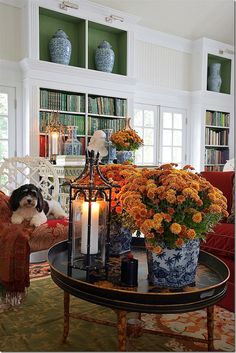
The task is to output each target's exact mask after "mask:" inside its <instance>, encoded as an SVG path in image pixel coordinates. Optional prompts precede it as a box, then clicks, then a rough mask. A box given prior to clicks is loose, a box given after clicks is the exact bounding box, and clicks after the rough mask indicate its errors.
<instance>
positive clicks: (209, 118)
mask: <svg viewBox="0 0 236 353" xmlns="http://www.w3.org/2000/svg"><path fill="white" fill-rule="evenodd" d="M229 129H230V114H229V113H228V112H221V111H210V110H207V111H206V116H205V161H204V169H205V170H206V171H221V170H223V167H224V164H225V163H226V161H227V160H228V159H229Z"/></svg>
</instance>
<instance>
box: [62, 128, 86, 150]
mask: <svg viewBox="0 0 236 353" xmlns="http://www.w3.org/2000/svg"><path fill="white" fill-rule="evenodd" d="M77 129H78V127H77V126H67V130H68V139H67V140H66V142H65V144H64V154H66V155H71V156H78V155H80V154H81V146H82V143H81V142H80V141H79V140H78V139H77Z"/></svg>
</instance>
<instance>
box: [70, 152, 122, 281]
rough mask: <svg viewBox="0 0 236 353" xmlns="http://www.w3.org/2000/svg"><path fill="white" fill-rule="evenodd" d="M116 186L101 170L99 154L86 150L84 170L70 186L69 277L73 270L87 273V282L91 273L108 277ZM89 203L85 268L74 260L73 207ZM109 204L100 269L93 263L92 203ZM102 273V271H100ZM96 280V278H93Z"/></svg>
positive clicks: (98, 276)
mask: <svg viewBox="0 0 236 353" xmlns="http://www.w3.org/2000/svg"><path fill="white" fill-rule="evenodd" d="M96 175H97V176H98V178H99V181H100V183H99V184H96V180H95V176H96ZM114 186H116V185H115V184H112V183H111V182H110V181H109V180H107V179H106V178H105V177H104V176H103V175H102V172H101V171H100V169H99V152H97V153H96V154H95V151H93V150H92V151H88V149H86V163H85V167H84V170H83V171H82V173H81V174H80V175H79V177H78V178H77V179H75V180H74V182H73V183H71V184H70V203H69V231H68V275H70V276H71V274H72V269H73V268H75V269H76V268H77V269H80V270H84V271H86V281H88V282H89V281H90V273H91V271H93V272H94V271H97V278H100V277H103V278H104V272H105V278H107V276H108V260H109V247H110V224H111V200H112V188H113V187H114ZM81 199H82V201H85V202H88V223H87V253H86V254H84V257H85V263H84V267H83V268H81V267H79V266H77V264H76V261H74V259H73V221H74V220H73V205H72V202H73V201H75V200H81ZM99 199H100V200H101V199H102V201H105V202H107V204H108V208H107V209H108V215H107V219H106V227H107V229H106V236H105V261H104V265H103V266H100V267H96V266H94V264H93V263H91V256H90V243H91V217H92V203H93V202H96V201H99ZM101 269H104V270H105V271H103V274H101V275H99V271H100V270H101ZM100 273H102V271H100ZM93 278H94V277H93Z"/></svg>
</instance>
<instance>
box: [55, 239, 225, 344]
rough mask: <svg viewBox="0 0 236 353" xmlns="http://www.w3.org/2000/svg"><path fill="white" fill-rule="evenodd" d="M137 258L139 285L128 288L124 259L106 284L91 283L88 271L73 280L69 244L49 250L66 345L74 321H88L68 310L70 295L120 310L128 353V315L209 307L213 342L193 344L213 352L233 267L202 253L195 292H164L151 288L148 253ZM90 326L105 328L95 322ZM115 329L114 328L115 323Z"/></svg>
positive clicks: (121, 334) (121, 333)
mask: <svg viewBox="0 0 236 353" xmlns="http://www.w3.org/2000/svg"><path fill="white" fill-rule="evenodd" d="M133 254H134V256H135V257H136V258H138V260H139V275H138V286H137V287H135V288H125V287H121V286H120V284H119V276H120V274H119V268H120V267H119V259H113V260H112V259H111V270H110V271H109V277H108V280H107V281H98V282H95V283H88V282H86V280H85V278H86V274H85V271H80V270H78V269H73V270H72V274H71V275H70V276H69V275H68V245H67V241H63V242H61V243H58V244H56V245H54V246H53V247H52V248H51V249H50V250H49V253H48V259H49V264H50V268H51V276H52V279H53V281H54V282H55V283H56V284H57V285H58V286H59V287H60V288H61V289H63V290H64V333H63V340H64V341H65V340H66V338H67V336H68V333H69V318H70V317H74V318H75V317H76V318H82V319H83V317H80V316H79V315H75V314H73V313H70V311H69V301H70V294H71V295H73V296H75V297H78V298H80V299H83V300H86V301H89V302H91V303H95V304H98V305H102V306H106V307H109V308H111V309H113V310H115V311H116V313H117V329H118V347H119V350H120V351H125V350H126V336H127V335H126V333H127V318H126V315H127V313H128V312H136V313H140V315H139V317H141V313H152V314H155V313H156V314H173V313H185V312H188V311H195V310H199V309H203V308H207V332H208V339H207V340H203V339H199V338H191V339H192V340H194V341H198V342H205V343H207V345H208V350H209V351H213V350H214V347H213V338H214V337H213V331H214V304H215V303H217V302H218V301H219V300H220V299H221V298H222V297H223V296H224V294H225V293H226V289H227V280H228V278H229V269H228V267H227V266H226V265H225V264H224V263H223V262H222V261H221V260H219V259H218V258H217V257H215V256H213V255H211V254H209V253H207V252H205V251H200V255H199V264H198V268H197V276H196V285H195V286H194V287H186V288H184V289H183V290H181V291H180V290H179V291H176V290H175V291H171V290H163V289H162V290H160V289H158V288H156V287H155V286H151V285H149V283H148V280H147V264H146V253H145V249H133ZM91 321H93V322H98V323H103V322H101V320H96V319H94V318H93V319H91ZM105 324H109V323H107V322H106V323H105ZM110 325H111V326H114V324H110ZM144 332H145V330H144ZM149 333H150V332H149ZM182 337H183V336H182Z"/></svg>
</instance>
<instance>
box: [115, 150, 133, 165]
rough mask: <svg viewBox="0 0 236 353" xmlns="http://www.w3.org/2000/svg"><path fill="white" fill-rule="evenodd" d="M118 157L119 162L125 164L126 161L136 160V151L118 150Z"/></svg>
mask: <svg viewBox="0 0 236 353" xmlns="http://www.w3.org/2000/svg"><path fill="white" fill-rule="evenodd" d="M116 159H117V163H118V164H123V163H125V162H131V163H132V162H133V161H134V152H133V151H116Z"/></svg>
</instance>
